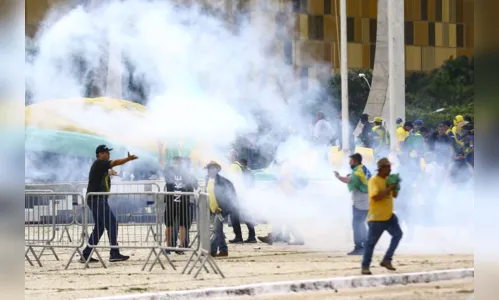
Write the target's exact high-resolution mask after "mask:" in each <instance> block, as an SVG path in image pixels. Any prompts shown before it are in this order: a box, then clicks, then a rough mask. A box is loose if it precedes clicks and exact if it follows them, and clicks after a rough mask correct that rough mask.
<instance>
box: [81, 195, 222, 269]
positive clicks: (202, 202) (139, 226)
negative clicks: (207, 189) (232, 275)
mask: <svg viewBox="0 0 499 300" xmlns="http://www.w3.org/2000/svg"><path fill="white" fill-rule="evenodd" d="M137 196H139V197H137ZM190 197H193V198H194V199H195V205H194V210H196V216H201V215H203V214H206V213H207V214H208V217H207V218H198V220H197V222H198V224H202V226H200V227H206V228H208V234H207V241H206V237H204V236H201V234H202V232H199V231H198V234H199V236H198V238H197V239H196V240H197V244H196V245H195V246H194V247H189V246H186V245H188V243H187V242H186V234H187V232H188V226H189V223H192V221H193V220H192V219H190V218H191V217H192V216H193V215H194V211H193V210H190V209H189V207H190V206H189V200H190V199H189V198H190ZM106 198H107V200H106ZM144 198H146V199H144ZM144 200H145V203H144ZM122 201H128V203H129V202H130V201H136V202H138V204H139V205H142V206H144V205H147V204H151V203H153V205H152V207H151V209H152V212H151V214H152V215H153V216H154V225H155V232H157V233H158V235H157V236H156V238H155V239H153V240H146V239H145V238H144V236H146V235H147V234H148V232H149V228H150V227H149V223H140V222H136V223H127V226H122V224H121V223H120V222H119V220H118V218H117V216H118V215H120V213H121V210H126V207H124V206H122V205H119V204H120V203H121V202H122ZM86 203H87V205H88V207H89V209H90V211H91V212H92V216H93V218H94V220H97V221H94V224H93V226H92V225H91V224H90V223H89V222H88V221H89V220H88V219H87V218H86V217H84V219H83V224H87V226H84V227H86V230H87V232H88V233H90V232H91V231H92V233H91V234H90V237H89V241H88V247H89V248H90V249H91V252H90V255H89V257H88V259H87V261H86V262H85V268H86V267H88V263H89V259H90V257H91V256H92V254H93V253H95V254H96V256H97V258H98V260H99V261H100V263H101V265H102V266H103V267H104V268H106V264H105V263H104V261H103V259H102V257H101V255H100V253H99V250H100V249H109V250H110V252H111V253H112V252H113V251H116V252H115V253H118V251H119V249H146V250H148V252H149V253H148V255H147V258H146V260H145V262H144V264H143V266H142V270H145V268H146V267H147V265H148V264H149V262H151V265H150V268H149V271H151V270H152V269H153V267H154V266H155V265H156V264H159V265H160V266H161V268H162V269H165V266H164V264H163V262H162V261H161V259H160V258H161V256H163V257H164V258H165V259H166V261H167V262H168V264H169V265H170V266H171V267H172V269H173V270H176V267H175V266H174V264H173V262H172V261H171V259H170V258H169V257H168V254H169V253H170V252H171V251H175V252H176V253H178V254H183V253H184V252H192V254H191V256H190V257H189V258H188V260H187V263H186V265H185V267H184V268H183V270H182V274H184V273H186V271H187V268H188V266H189V265H190V264H191V263H192V262H193V261H194V264H193V266H192V267H191V269H190V270H189V272H188V274H191V273H192V270H193V269H194V267H195V266H196V265H197V264H198V263H200V266H199V270H198V271H197V273H196V274H195V277H197V276H198V274H199V272H200V270H201V269H202V268H203V269H204V270H205V271H207V272H209V270H208V268H207V267H206V266H205V264H206V263H208V264H209V265H210V267H211V268H212V270H213V272H214V273H215V274H220V275H221V276H223V274H222V272H221V271H220V269H219V268H218V266H217V265H216V263H215V262H214V260H213V259H212V258H211V257H210V256H209V246H210V241H209V225H210V224H209V210H208V200H207V195H206V194H201V195H195V194H194V193H177V192H162V193H151V192H149V193H88V194H87V197H86ZM116 204H118V205H116ZM176 221H178V222H179V223H178V224H179V230H180V232H181V233H180V237H181V238H182V239H181V240H180V241H179V247H176V244H175V243H174V240H173V229H174V228H173V227H174V226H173V225H174V224H175V222H176ZM200 221H202V222H204V223H199V222H200ZM163 222H165V223H166V224H165V225H164V226H165V231H164V232H165V239H163V237H162V235H161V234H159V233H161V232H163ZM91 227H92V228H91ZM104 229H106V230H107V231H108V236H107V238H106V237H104V238H102V239H97V238H96V237H100V236H101V235H102V234H103V232H104ZM203 239H205V241H204V244H203V242H202V241H203ZM201 246H204V247H205V248H202V247H201ZM152 258H154V259H153V260H152V261H151V259H152Z"/></svg>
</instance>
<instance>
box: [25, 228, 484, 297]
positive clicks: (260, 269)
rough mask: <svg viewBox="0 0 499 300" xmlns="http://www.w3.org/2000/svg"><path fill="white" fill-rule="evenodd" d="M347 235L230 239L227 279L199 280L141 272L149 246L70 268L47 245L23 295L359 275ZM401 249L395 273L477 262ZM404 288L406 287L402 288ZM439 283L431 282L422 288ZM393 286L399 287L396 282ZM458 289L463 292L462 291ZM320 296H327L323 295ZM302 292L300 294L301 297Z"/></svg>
mask: <svg viewBox="0 0 499 300" xmlns="http://www.w3.org/2000/svg"><path fill="white" fill-rule="evenodd" d="M258 229H259V232H258V235H263V234H264V233H266V232H267V230H268V228H266V227H265V226H259V227H258ZM144 232H145V230H144ZM229 232H230V231H229V230H228V231H227V233H228V234H230V235H229V237H230V236H232V234H231V233H229ZM130 236H131V235H130ZM345 238H346V242H345V241H343V240H341V241H340V242H341V244H343V245H346V246H343V248H342V247H341V246H340V247H337V248H336V249H338V250H335V251H331V250H327V251H326V250H317V249H312V248H307V246H288V245H284V244H275V245H273V246H268V245H266V244H262V243H258V244H246V245H230V256H229V257H227V258H217V262H218V263H219V265H220V267H221V268H222V270H223V271H224V273H225V274H226V276H227V278H226V279H220V278H219V277H217V276H215V275H213V274H204V273H202V275H201V276H200V278H199V279H198V280H194V279H192V278H191V277H190V276H188V275H180V274H179V273H180V272H179V271H177V272H175V271H173V270H172V269H170V268H168V267H167V269H166V270H161V269H160V268H159V266H156V267H155V268H154V270H153V271H152V272H143V271H141V266H142V264H143V262H144V260H145V258H146V256H147V254H148V251H146V250H131V249H127V250H123V252H124V253H127V254H131V255H132V258H131V259H130V261H128V262H122V263H114V264H110V263H108V269H104V268H102V267H100V266H99V265H92V267H91V268H90V269H87V270H83V269H82V265H81V264H79V263H78V262H76V260H75V262H74V263H73V264H72V265H71V266H70V268H69V269H68V270H64V265H65V264H66V262H67V260H68V259H69V252H68V251H65V250H60V249H59V250H56V251H57V253H58V254H59V256H60V259H61V260H60V261H56V260H55V259H54V258H53V256H50V255H49V254H48V253H49V252H48V251H47V252H46V253H47V254H46V255H44V256H43V258H42V261H43V263H44V266H43V267H42V268H40V267H31V266H29V265H28V264H27V263H26V264H25V299H51V300H52V299H55V300H60V299H75V298H84V297H99V296H110V295H122V294H129V293H143V292H154V291H168V290H185V289H196V288H208V287H217V286H231V285H232V286H233V285H241V284H249V283H258V282H269V281H284V280H299V279H312V278H328V277H336V276H350V275H358V274H359V265H360V257H357V256H354V257H352V256H346V255H345V254H344V253H346V252H347V251H348V250H349V247H348V246H349V243H348V238H349V237H348V236H347V237H345ZM386 242H387V241H385V242H382V243H381V245H380V247H378V249H377V251H376V255H375V258H374V260H373V264H374V267H373V268H372V271H373V273H374V274H382V273H387V272H388V271H387V270H385V269H384V268H380V267H377V263H378V262H379V260H380V259H381V257H380V255H381V254H383V251H384V250H385V249H386V244H387V243H386ZM37 251H39V250H37ZM400 252H401V253H400V254H398V255H397V256H396V258H395V261H394V265H395V266H396V267H397V268H398V270H397V271H396V272H397V273H407V272H418V271H430V270H443V269H455V268H470V267H473V265H474V256H473V254H463V253H462V252H461V253H456V254H452V253H451V252H449V254H418V255H414V254H410V251H409V252H408V251H407V250H403V247H402V249H401V251H400ZM101 253H102V256H103V257H104V259H106V260H107V258H108V253H106V251H104V250H102V251H101ZM470 253H472V252H470ZM171 257H172V259H173V261H174V264H175V265H176V266H178V267H179V269H181V268H182V266H183V265H184V264H185V261H186V255H184V256H178V255H176V254H172V255H171ZM437 285H439V284H437ZM401 289H402V290H404V291H405V289H404V288H401ZM435 289H436V288H430V287H427V288H425V289H423V290H435ZM469 289H470V288H469V287H467V288H466V290H469ZM471 289H472V285H471ZM395 290H396V288H394V291H395ZM442 290H443V289H442ZM342 293H343V292H342ZM369 294H371V292H369ZM341 295H343V294H341ZM411 295H412V294H411ZM456 295H461V293H459V294H456ZM322 296H324V297H325V298H321V297H322ZM328 296H330V295H328V294H324V295H322V294H317V295H316V294H314V295H312V294H307V295H306V297H316V298H310V299H327V297H328ZM347 296H349V295H347V294H345V297H347ZM413 296H414V295H413ZM416 296H417V295H416ZM416 296H414V297H416ZM444 296H445V295H443V296H442V297H444ZM287 297H288V296H287ZM289 297H290V296H289ZM301 297H302V296H300V299H303V298H301ZM304 297H305V296H304ZM317 297H319V298H317ZM352 297H355V296H352ZM380 297H381V298H373V299H392V298H383V297H384V296H380ZM411 297H412V296H411ZM445 297H446V296H445ZM262 299H267V298H262ZM268 299H274V298H268ZM275 299H293V298H275ZM304 299H309V298H304ZM335 299H336V298H335ZM340 299H341V298H340ZM345 299H348V298H345ZM367 299H371V298H367ZM404 299H406V298H404ZM407 299H420V298H407ZM430 299H431V298H430ZM439 299H447V298H439ZM449 299H450V298H449ZM452 299H461V298H452Z"/></svg>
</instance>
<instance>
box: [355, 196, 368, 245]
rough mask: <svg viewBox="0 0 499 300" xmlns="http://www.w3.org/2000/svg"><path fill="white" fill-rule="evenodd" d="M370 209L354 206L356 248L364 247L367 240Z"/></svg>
mask: <svg viewBox="0 0 499 300" xmlns="http://www.w3.org/2000/svg"><path fill="white" fill-rule="evenodd" d="M368 211H369V210H363V209H358V208H356V207H355V206H352V229H353V243H354V245H355V249H360V248H363V247H364V246H365V244H366V242H367V225H366V218H367V212H368Z"/></svg>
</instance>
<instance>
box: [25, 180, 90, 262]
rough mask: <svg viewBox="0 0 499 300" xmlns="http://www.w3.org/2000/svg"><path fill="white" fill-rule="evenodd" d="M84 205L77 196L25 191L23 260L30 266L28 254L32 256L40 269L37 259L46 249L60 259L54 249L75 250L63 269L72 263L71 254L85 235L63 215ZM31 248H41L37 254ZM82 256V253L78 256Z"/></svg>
mask: <svg viewBox="0 0 499 300" xmlns="http://www.w3.org/2000/svg"><path fill="white" fill-rule="evenodd" d="M82 203H83V197H82V195H81V194H78V193H71V192H52V191H49V190H42V191H40V190H39V191H35V190H31V191H25V220H24V222H25V226H24V242H25V247H26V250H25V258H26V260H27V261H28V263H30V265H33V263H32V262H31V260H30V258H29V257H28V253H31V254H32V255H33V257H34V259H35V260H36V261H37V263H38V265H39V266H42V264H41V261H40V258H41V256H42V255H43V252H44V251H45V249H48V250H50V251H51V253H52V255H53V256H54V257H55V259H56V260H59V257H58V255H57V254H56V251H55V250H54V249H55V248H66V249H74V250H73V252H72V253H71V256H70V259H69V261H68V263H67V264H66V267H65V269H67V268H68V267H69V265H70V264H71V262H72V260H73V258H74V255H75V254H76V253H77V252H78V253H79V251H80V250H79V248H80V247H82V246H83V244H84V242H85V232H84V230H83V229H82V227H81V226H75V225H74V223H73V219H68V218H66V214H65V213H62V214H61V212H66V211H69V210H72V209H73V208H74V207H76V206H78V205H80V204H82ZM34 248H42V251H41V252H40V253H39V254H38V255H37V254H36V253H35V251H34ZM80 254H81V253H80Z"/></svg>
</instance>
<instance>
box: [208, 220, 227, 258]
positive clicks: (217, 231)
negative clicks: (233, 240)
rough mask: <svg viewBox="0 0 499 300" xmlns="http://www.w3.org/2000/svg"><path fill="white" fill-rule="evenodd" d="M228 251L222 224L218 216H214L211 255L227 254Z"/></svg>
mask: <svg viewBox="0 0 499 300" xmlns="http://www.w3.org/2000/svg"><path fill="white" fill-rule="evenodd" d="M225 217H227V216H225ZM228 250H229V248H228V247H227V243H226V242H225V235H224V224H223V222H222V221H220V218H219V216H217V215H215V220H214V224H213V235H212V236H211V254H215V253H217V252H218V251H220V252H228Z"/></svg>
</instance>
